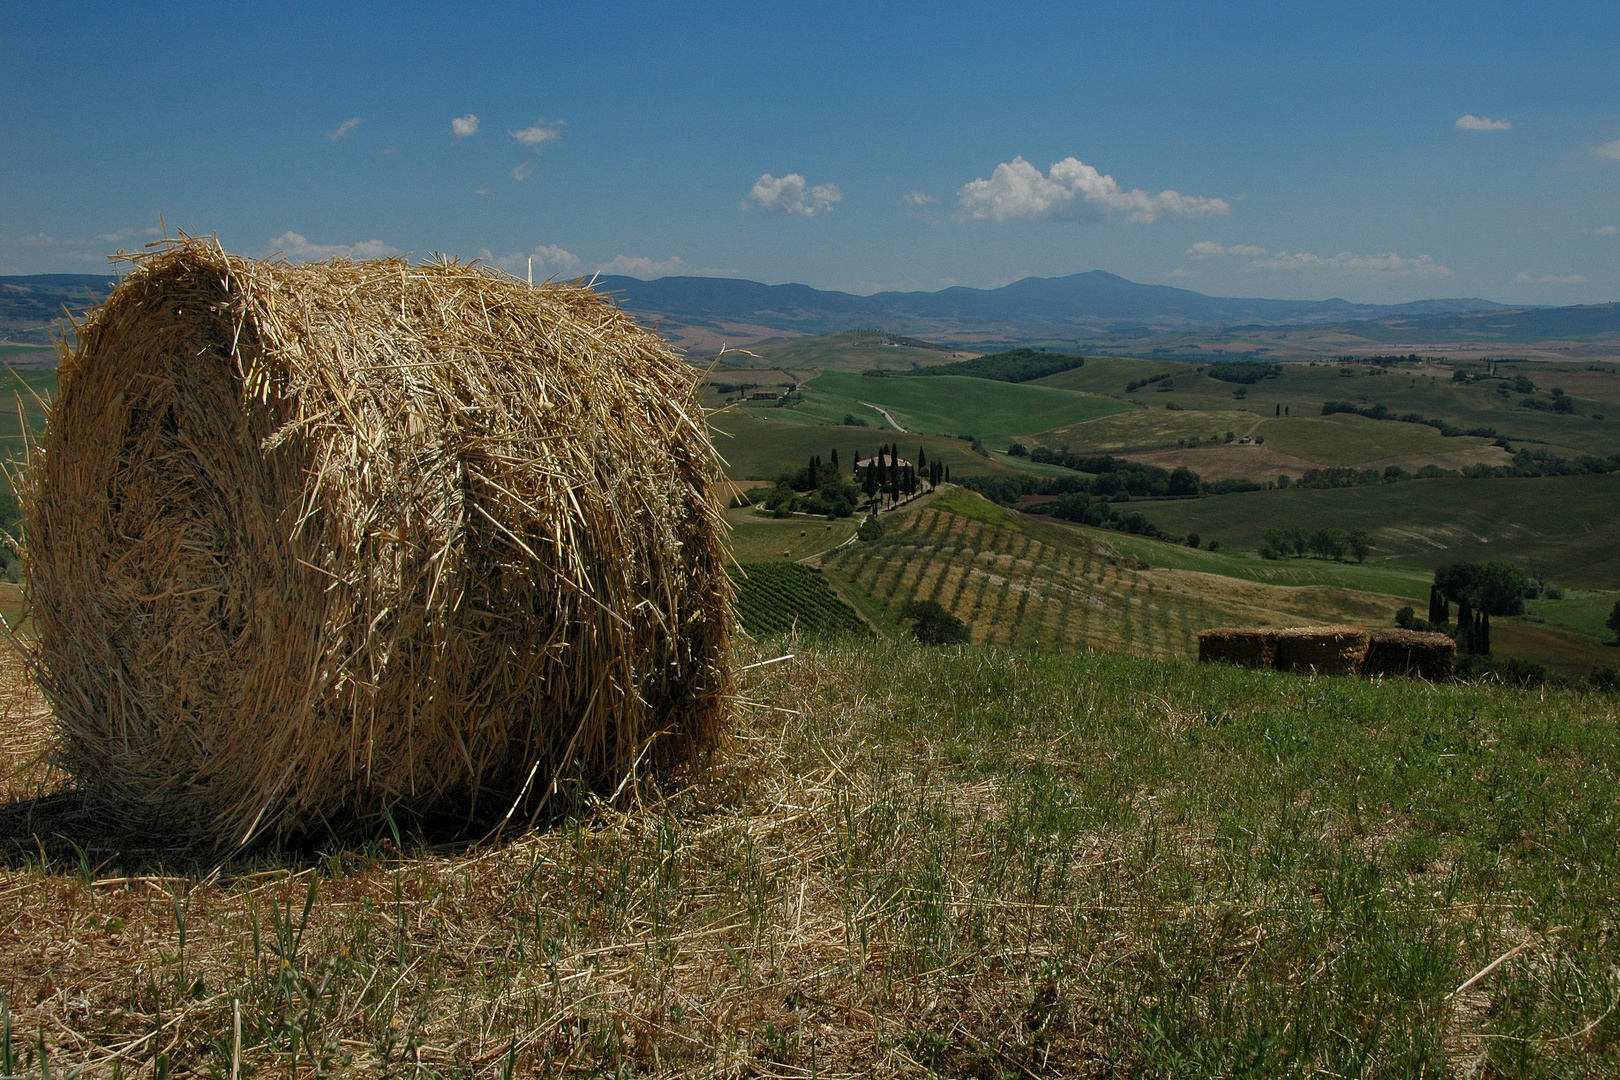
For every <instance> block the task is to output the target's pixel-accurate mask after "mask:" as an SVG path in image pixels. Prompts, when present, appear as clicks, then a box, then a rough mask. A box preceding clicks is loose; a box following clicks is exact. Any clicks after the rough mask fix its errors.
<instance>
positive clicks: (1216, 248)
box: [1187, 240, 1451, 278]
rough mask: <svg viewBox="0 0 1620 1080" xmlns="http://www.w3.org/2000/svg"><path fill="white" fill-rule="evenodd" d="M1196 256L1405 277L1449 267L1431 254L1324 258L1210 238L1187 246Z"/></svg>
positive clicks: (1432, 274)
mask: <svg viewBox="0 0 1620 1080" xmlns="http://www.w3.org/2000/svg"><path fill="white" fill-rule="evenodd" d="M1187 254H1188V255H1190V256H1192V257H1193V258H1195V259H1212V258H1218V257H1221V256H1235V257H1238V258H1244V259H1248V260H1249V264H1248V268H1249V269H1251V270H1280V271H1311V270H1318V271H1319V270H1338V271H1343V272H1346V273H1352V274H1395V275H1399V276H1404V277H1422V278H1439V277H1449V276H1450V275H1451V268H1450V267H1446V266H1441V265H1440V264H1439V263H1437V262H1435V261H1434V258H1433V256H1430V255H1418V256H1416V257H1415V258H1408V257H1407V256H1404V255H1398V254H1396V253H1395V252H1393V251H1390V252H1385V253H1384V254H1382V255H1357V254H1355V253H1354V252H1350V251H1341V252H1339V253H1338V254H1337V255H1330V256H1328V257H1327V258H1323V257H1322V256H1320V255H1313V254H1311V253H1310V252H1308V251H1267V250H1266V249H1265V248H1260V247H1255V246H1254V245H1252V244H1232V245H1231V246H1229V247H1227V246H1222V245H1221V244H1217V243H1215V242H1214V241H1213V240H1200V241H1198V243H1196V244H1194V245H1193V246H1192V247H1190V248H1188V249H1187Z"/></svg>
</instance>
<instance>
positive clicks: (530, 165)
mask: <svg viewBox="0 0 1620 1080" xmlns="http://www.w3.org/2000/svg"><path fill="white" fill-rule="evenodd" d="M533 175H534V162H532V161H520V162H518V163H517V164H516V165H514V166H512V179H514V180H516V181H517V182H518V183H520V184H521V183H522V182H523V181H525V180H527V179H528V178H529V177H531V176H533Z"/></svg>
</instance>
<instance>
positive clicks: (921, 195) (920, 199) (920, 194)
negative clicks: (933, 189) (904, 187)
mask: <svg viewBox="0 0 1620 1080" xmlns="http://www.w3.org/2000/svg"><path fill="white" fill-rule="evenodd" d="M904 199H905V203H906V205H907V206H930V205H932V204H933V203H936V202H938V201H939V200H938V199H936V198H934V197H933V196H932V195H930V194H928V192H926V191H908V192H906V193H905V195H904Z"/></svg>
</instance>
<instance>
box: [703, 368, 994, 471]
mask: <svg viewBox="0 0 1620 1080" xmlns="http://www.w3.org/2000/svg"><path fill="white" fill-rule="evenodd" d="M919 381H923V380H919ZM927 381H934V380H927ZM797 411H798V410H796V409H731V410H728V411H726V412H721V413H714V414H711V415H710V417H709V427H710V429H711V431H712V433H713V437H714V448H715V450H716V451H717V452H718V453H719V454H720V456H721V458H722V459H723V460H724V461H725V471H726V475H727V476H729V477H732V478H733V479H737V480H774V479H775V478H776V477H777V476H778V475H780V474H781V473H782V472H784V471H792V470H794V469H802V468H804V464H805V462H806V461H808V460H809V459H810V457H811V455H813V454H819V455H821V459H822V460H823V461H830V460H831V457H832V451H833V450H837V451H838V460H839V463H840V465H842V466H843V467H844V468H845V470H846V471H848V470H850V469H853V467H854V464H853V463H854V461H855V455H856V454H857V453H859V454H860V455H861V456H862V457H868V456H870V455H872V454H874V453H876V452H877V448H878V447H879V446H880V445H883V444H885V443H891V442H896V443H899V444H900V452H901V454H902V455H903V456H904V457H906V458H907V459H908V460H909V459H910V458H911V457H912V455H913V454H915V453H916V452H917V448H918V447H919V446H921V447H922V448H923V449H925V450H926V451H927V452H928V460H929V461H941V462H944V463H945V464H947V465H949V466H950V467H951V475H952V476H970V475H981V474H990V475H1009V474H1011V473H1013V472H1016V471H1018V470H1016V469H1014V468H1013V467H1011V466H1009V465H1006V464H1004V463H1002V462H1001V461H998V460H996V459H994V458H987V457H984V456H982V455H980V454H975V453H974V452H973V449H972V446H971V444H969V443H966V442H963V441H962V440H961V439H954V438H947V437H944V436H939V435H918V434H915V433H912V434H901V433H900V432H898V431H895V430H893V429H892V428H881V427H845V426H843V425H841V424H840V425H817V424H806V423H799V422H796V421H795V420H790V419H787V418H786V416H787V414H789V413H794V412H797ZM867 412H869V413H870V412H871V410H867ZM871 415H872V416H873V417H874V418H877V414H876V413H871ZM880 422H881V421H880Z"/></svg>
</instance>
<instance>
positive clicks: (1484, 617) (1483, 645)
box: [1477, 611, 1491, 656]
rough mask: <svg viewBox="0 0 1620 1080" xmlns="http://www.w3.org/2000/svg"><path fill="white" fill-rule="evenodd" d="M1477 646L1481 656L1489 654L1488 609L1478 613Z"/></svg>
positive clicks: (1489, 620)
mask: <svg viewBox="0 0 1620 1080" xmlns="http://www.w3.org/2000/svg"><path fill="white" fill-rule="evenodd" d="M1477 646H1478V650H1479V654H1480V655H1481V656H1489V655H1491V613H1490V612H1488V611H1481V612H1480V613H1479V634H1478V642H1477Z"/></svg>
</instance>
